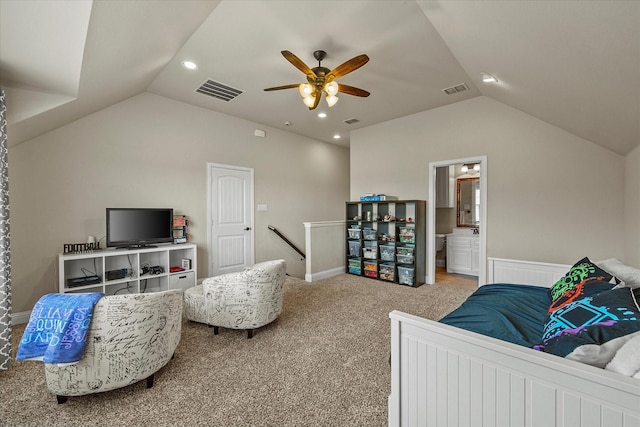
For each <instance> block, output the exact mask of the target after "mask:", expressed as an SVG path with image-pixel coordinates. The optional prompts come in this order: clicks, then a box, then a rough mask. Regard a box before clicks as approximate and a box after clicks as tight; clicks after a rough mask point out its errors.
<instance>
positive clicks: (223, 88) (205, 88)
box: [196, 80, 243, 102]
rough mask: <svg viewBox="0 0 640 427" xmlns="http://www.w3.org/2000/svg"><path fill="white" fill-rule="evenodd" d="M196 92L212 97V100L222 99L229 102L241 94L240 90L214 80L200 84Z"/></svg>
mask: <svg viewBox="0 0 640 427" xmlns="http://www.w3.org/2000/svg"><path fill="white" fill-rule="evenodd" d="M196 92H198V93H201V94H203V95H208V96H213V97H214V98H218V99H222V100H223V101H227V102H228V101H231V100H232V99H235V98H236V97H237V96H239V95H240V94H242V93H243V91H241V90H240V89H235V88H232V87H230V86H227V85H225V84H222V83H220V82H217V81H215V80H207V81H206V82H204V83H202V86H200V87H199V88H198V89H196Z"/></svg>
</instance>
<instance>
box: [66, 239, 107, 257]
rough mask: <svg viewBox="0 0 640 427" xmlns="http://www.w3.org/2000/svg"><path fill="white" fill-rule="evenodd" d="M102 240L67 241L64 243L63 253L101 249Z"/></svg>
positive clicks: (78, 252)
mask: <svg viewBox="0 0 640 427" xmlns="http://www.w3.org/2000/svg"><path fill="white" fill-rule="evenodd" d="M101 250H102V248H101V247H100V242H96V241H95V240H94V241H93V242H88V243H65V244H64V245H62V253H64V254H80V253H85V252H95V251H101Z"/></svg>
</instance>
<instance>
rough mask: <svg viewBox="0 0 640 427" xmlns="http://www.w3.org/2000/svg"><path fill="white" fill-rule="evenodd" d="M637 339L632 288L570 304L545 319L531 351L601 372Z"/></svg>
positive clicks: (639, 314) (639, 321)
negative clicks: (598, 369)
mask: <svg viewBox="0 0 640 427" xmlns="http://www.w3.org/2000/svg"><path fill="white" fill-rule="evenodd" d="M637 336H640V307H639V306H638V301H637V299H636V295H635V294H634V292H633V290H632V289H631V288H617V289H613V290H608V291H604V292H600V293H598V294H596V295H593V296H588V297H585V298H581V299H578V300H575V301H572V302H570V303H569V304H567V305H565V306H564V307H562V308H559V309H558V310H555V311H554V312H551V313H549V314H548V315H547V321H546V322H545V333H544V338H543V342H542V344H540V345H537V346H534V349H536V350H540V351H544V352H545V353H551V354H555V355H556V356H560V357H564V358H567V359H571V360H576V361H578V362H583V363H587V364H589V365H593V366H597V367H599V368H604V367H605V366H606V365H607V363H609V362H610V361H611V360H612V359H613V358H614V356H615V355H616V353H617V351H618V350H619V349H621V348H622V347H623V346H624V344H625V343H626V342H627V341H629V340H631V339H633V338H635V337H637Z"/></svg>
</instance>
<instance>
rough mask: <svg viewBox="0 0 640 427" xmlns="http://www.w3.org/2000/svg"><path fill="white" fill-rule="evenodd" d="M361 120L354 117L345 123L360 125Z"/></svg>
mask: <svg viewBox="0 0 640 427" xmlns="http://www.w3.org/2000/svg"><path fill="white" fill-rule="evenodd" d="M359 121H360V120H358V119H356V118H355V117H352V118H350V119H347V120H345V121H344V122H345V123H346V124H348V125H352V124H354V123H358V122H359Z"/></svg>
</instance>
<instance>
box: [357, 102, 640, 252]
mask: <svg viewBox="0 0 640 427" xmlns="http://www.w3.org/2000/svg"><path fill="white" fill-rule="evenodd" d="M481 155H487V164H488V170H487V184H488V195H487V196H488V206H487V208H488V213H487V221H488V224H487V256H488V257H500V258H513V259H526V260H533V261H542V262H557V263H564V264H573V263H574V262H575V261H577V260H578V259H580V258H581V257H583V256H589V257H591V258H592V259H594V260H598V259H603V258H611V257H616V258H623V257H624V233H625V229H624V226H623V223H624V180H625V172H624V168H625V159H624V158H623V157H621V156H619V155H617V154H615V153H613V152H611V151H609V150H605V149H604V148H601V147H599V146H597V145H595V144H593V143H591V142H589V141H586V140H584V139H581V138H579V137H577V136H575V135H573V134H570V133H568V132H565V131H563V130H561V129H559V128H557V127H555V126H552V125H549V124H547V123H545V122H542V121H540V120H538V119H536V118H534V117H532V116H530V115H527V114H525V113H522V112H520V111H518V110H516V109H513V108H511V107H508V106H506V105H504V104H502V103H500V102H497V101H494V100H491V99H489V98H486V97H477V98H473V99H470V100H467V101H462V102H458V103H455V104H451V105H447V106H444V107H441V108H437V109H434V110H429V111H425V112H422V113H418V114H415V115H411V116H407V117H403V118H400V119H396V120H392V121H389V122H386V123H382V124H379V125H374V126H370V127H367V128H364V129H359V130H356V131H354V132H352V135H351V159H350V161H351V199H352V200H353V199H357V198H358V197H359V196H360V195H361V194H363V193H369V192H373V193H385V194H389V195H394V196H398V197H399V198H401V199H413V198H418V199H427V198H428V179H429V178H428V164H429V162H432V161H442V160H449V159H457V158H465V157H473V156H481ZM635 209H636V212H637V209H638V208H637V207H636V208H635ZM636 217H637V216H636Z"/></svg>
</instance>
